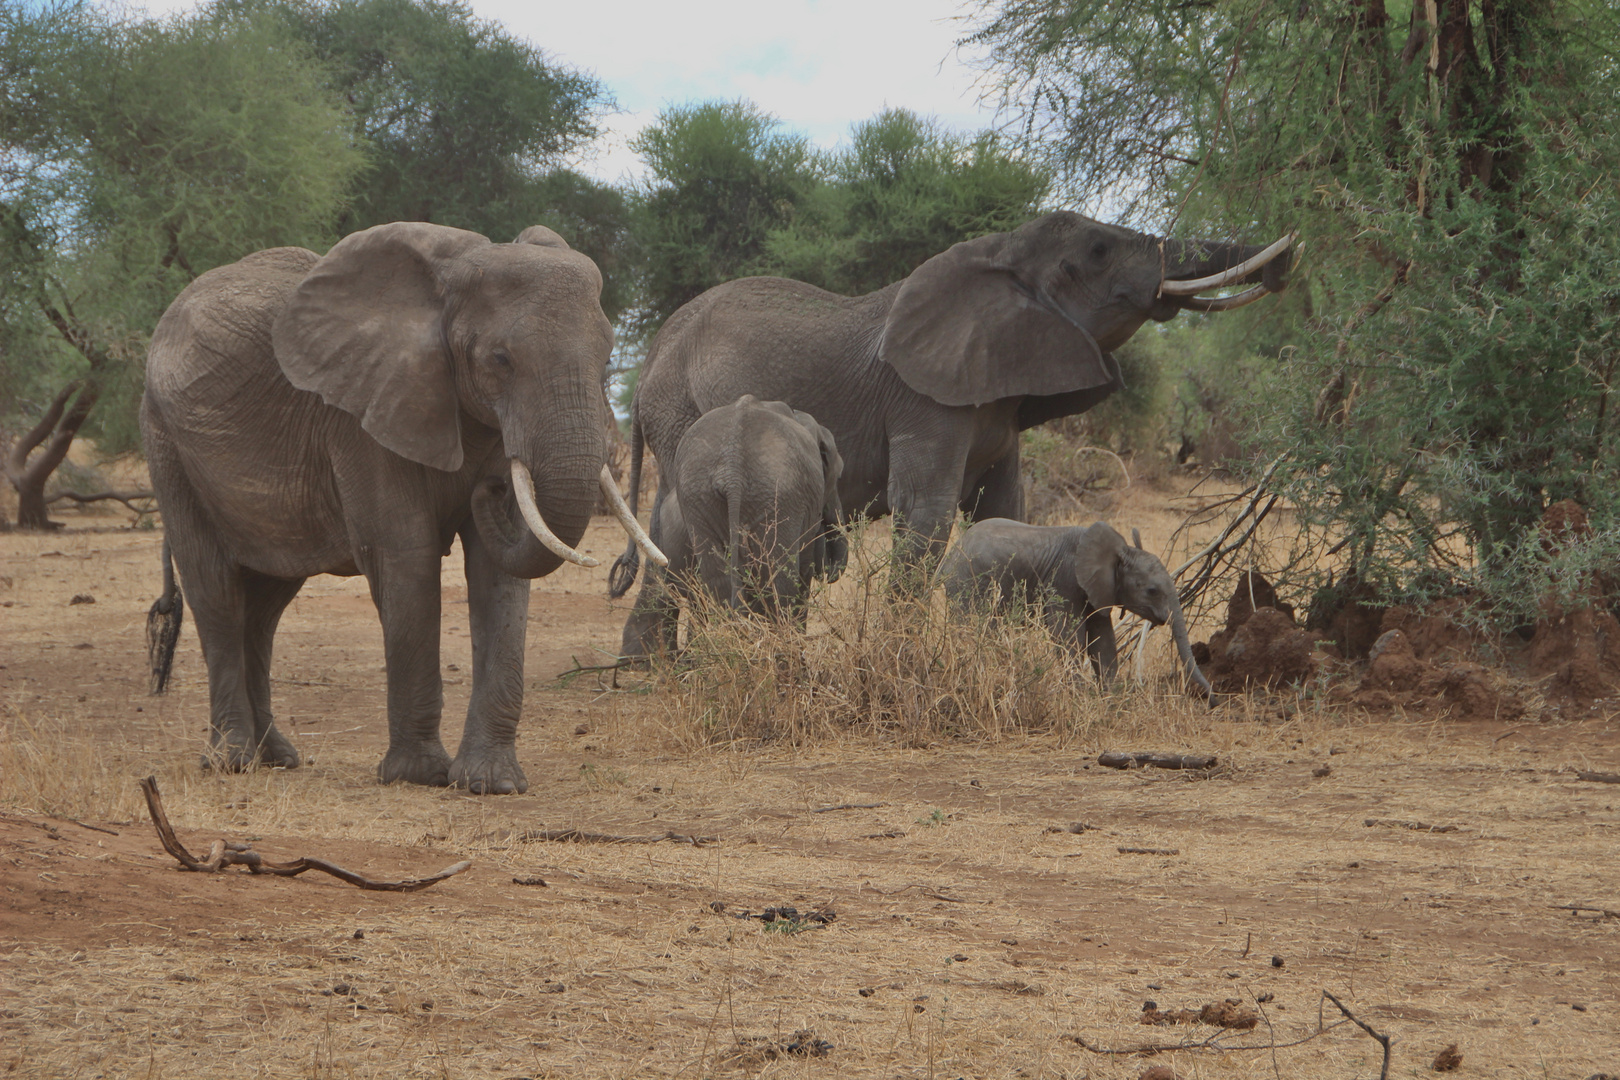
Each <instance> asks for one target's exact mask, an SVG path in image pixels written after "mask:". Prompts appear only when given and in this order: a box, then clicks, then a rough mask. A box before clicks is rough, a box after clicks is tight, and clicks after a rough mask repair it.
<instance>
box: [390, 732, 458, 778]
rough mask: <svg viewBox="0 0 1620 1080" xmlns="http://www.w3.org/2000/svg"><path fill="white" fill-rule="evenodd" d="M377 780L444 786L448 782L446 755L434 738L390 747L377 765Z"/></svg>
mask: <svg viewBox="0 0 1620 1080" xmlns="http://www.w3.org/2000/svg"><path fill="white" fill-rule="evenodd" d="M377 779H378V781H380V782H381V783H384V784H392V783H393V782H394V781H396V780H403V781H405V782H406V783H407V784H424V785H426V786H428V787H446V786H448V785H449V783H450V755H449V754H448V753H446V752H445V749H444V745H443V744H442V743H440V742H439V740H437V739H434V740H432V741H431V742H423V743H417V744H415V745H413V746H405V747H400V746H391V747H389V748H388V753H387V755H385V756H384V757H383V759H382V763H381V764H380V765H378V766H377Z"/></svg>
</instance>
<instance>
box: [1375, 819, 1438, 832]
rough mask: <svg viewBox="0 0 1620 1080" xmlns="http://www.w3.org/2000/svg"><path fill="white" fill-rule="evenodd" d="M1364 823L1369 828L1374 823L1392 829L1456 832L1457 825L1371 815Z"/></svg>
mask: <svg viewBox="0 0 1620 1080" xmlns="http://www.w3.org/2000/svg"><path fill="white" fill-rule="evenodd" d="M1362 824H1363V825H1364V826H1366V827H1367V828H1369V829H1370V828H1372V827H1373V826H1374V825H1388V826H1389V827H1390V828H1392V829H1411V830H1413V831H1414V832H1456V831H1457V826H1455V825H1430V824H1429V823H1428V822H1426V821H1405V820H1403V819H1401V818H1382V817H1370V818H1368V819H1367V820H1366V821H1363V822H1362Z"/></svg>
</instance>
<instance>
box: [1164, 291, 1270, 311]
mask: <svg viewBox="0 0 1620 1080" xmlns="http://www.w3.org/2000/svg"><path fill="white" fill-rule="evenodd" d="M1270 292H1271V290H1270V289H1268V288H1266V287H1265V286H1264V285H1256V286H1255V287H1254V288H1252V289H1244V290H1243V291H1242V292H1240V293H1238V294H1237V295H1235V296H1189V297H1187V299H1186V300H1184V301H1182V303H1183V304H1185V305H1186V306H1187V307H1188V308H1189V309H1191V310H1193V311H1231V310H1232V309H1233V308H1240V307H1242V306H1243V305H1244V304H1252V303H1254V302H1255V301H1256V300H1258V299H1260V298H1261V297H1262V296H1266V295H1268V294H1269V293H1270Z"/></svg>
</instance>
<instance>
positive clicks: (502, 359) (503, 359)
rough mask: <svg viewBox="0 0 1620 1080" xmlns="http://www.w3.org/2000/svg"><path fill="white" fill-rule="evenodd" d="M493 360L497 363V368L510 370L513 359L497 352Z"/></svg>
mask: <svg viewBox="0 0 1620 1080" xmlns="http://www.w3.org/2000/svg"><path fill="white" fill-rule="evenodd" d="M492 359H493V360H494V361H495V366H496V367H500V368H509V367H511V366H512V358H511V357H510V356H507V355H506V354H505V353H503V352H497V353H496V354H495V355H494V357H492Z"/></svg>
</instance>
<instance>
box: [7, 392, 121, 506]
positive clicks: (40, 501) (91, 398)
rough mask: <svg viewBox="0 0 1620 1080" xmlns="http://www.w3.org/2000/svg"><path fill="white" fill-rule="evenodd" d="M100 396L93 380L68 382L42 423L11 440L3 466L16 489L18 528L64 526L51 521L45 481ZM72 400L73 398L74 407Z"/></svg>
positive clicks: (48, 478) (65, 453) (42, 418)
mask: <svg viewBox="0 0 1620 1080" xmlns="http://www.w3.org/2000/svg"><path fill="white" fill-rule="evenodd" d="M75 395H77V396H75ZM99 396H100V390H99V388H98V387H97V386H96V384H95V383H94V382H93V381H80V382H72V383H69V384H68V385H67V386H65V387H63V388H62V390H61V391H60V392H59V393H58V394H57V395H56V397H55V398H54V399H53V400H52V401H51V404H50V407H49V408H47V409H46V410H45V415H44V416H43V417H41V418H40V421H39V423H37V424H35V425H34V427H33V429H32V430H30V431H29V432H28V433H27V434H25V435H23V436H21V437H20V438H18V439H17V441H16V442H15V443H13V444H12V446H11V449H10V451H9V452H8V453H7V454H6V457H5V462H4V467H5V474H6V479H7V480H10V481H11V486H12V487H14V488H16V489H17V527H18V528H19V529H38V530H48V529H58V528H61V525H60V523H58V522H54V521H52V520H51V519H50V517H49V516H48V515H47V513H46V508H45V485H46V483H47V482H49V480H50V478H51V474H52V473H54V472H56V468H57V466H59V465H61V464H62V462H63V460H64V459H65V458H66V457H67V453H68V449H69V448H70V447H71V446H72V445H73V438H74V436H75V435H77V434H78V433H79V428H81V427H83V426H84V422H85V420H86V419H88V418H89V416H90V410H91V409H93V408H94V407H95V404H96V399H97V398H98V397H99ZM69 401H72V402H73V407H72V408H71V409H69V408H68V402H69ZM42 444H43V445H42ZM36 449H38V450H39V452H38V453H37V454H35V453H34V451H35V450H36ZM30 457H32V460H30Z"/></svg>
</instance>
